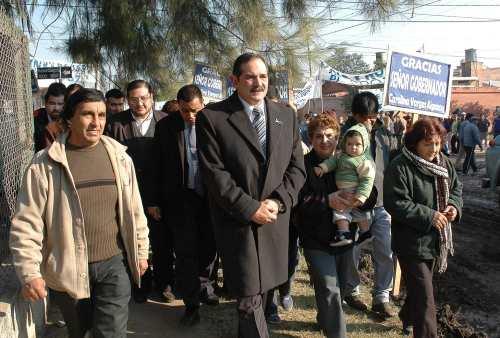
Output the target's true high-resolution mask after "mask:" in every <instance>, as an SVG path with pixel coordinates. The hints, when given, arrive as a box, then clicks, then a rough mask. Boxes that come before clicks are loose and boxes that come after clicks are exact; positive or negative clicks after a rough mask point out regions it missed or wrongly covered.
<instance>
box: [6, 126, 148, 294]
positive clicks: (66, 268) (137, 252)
mask: <svg viewBox="0 0 500 338" xmlns="http://www.w3.org/2000/svg"><path fill="white" fill-rule="evenodd" d="M67 136H68V135H67V134H63V135H61V136H60V137H59V138H58V139H57V140H56V141H55V142H54V143H53V144H52V145H51V146H50V147H49V148H46V149H44V150H42V151H40V152H38V153H37V154H36V155H35V156H34V158H33V160H32V162H31V164H30V166H29V167H28V168H27V170H26V173H25V175H24V178H23V182H22V187H21V189H20V190H19V195H18V200H17V210H16V213H15V215H14V218H13V219H12V227H11V231H10V249H11V253H12V257H13V263H14V266H15V268H16V272H17V275H18V277H19V279H20V281H21V283H23V284H24V283H27V282H29V281H30V280H32V279H34V278H37V277H42V278H44V279H45V282H46V283H47V285H48V287H50V288H52V289H54V290H57V291H62V292H67V293H68V294H69V295H70V296H71V297H73V298H75V299H82V298H88V297H90V286H89V281H88V276H89V273H88V257H87V252H86V247H87V245H86V238H85V230H84V224H83V213H82V208H81V205H80V200H79V197H78V193H77V191H76V188H75V183H74V181H73V177H72V175H71V173H70V170H69V167H68V162H67V159H66V153H65V144H66V139H67ZM101 140H102V142H103V144H104V146H105V148H106V150H107V151H108V154H109V157H110V160H111V164H112V167H113V172H114V174H115V176H116V184H117V188H118V209H117V213H118V224H119V227H120V235H121V237H122V240H123V244H124V248H125V252H126V257H127V261H128V264H129V268H130V270H131V272H132V277H133V279H134V280H135V282H136V283H137V284H139V283H140V274H139V260H140V259H147V258H148V250H149V239H148V228H147V220H146V216H145V215H144V210H143V207H142V201H141V197H140V194H139V189H138V186H137V180H136V176H135V169H134V165H133V163H132V160H131V158H130V157H129V156H128V155H127V154H126V152H125V149H126V148H125V147H124V146H122V145H121V144H119V143H118V142H116V141H114V140H113V139H111V138H109V137H106V136H102V137H101Z"/></svg>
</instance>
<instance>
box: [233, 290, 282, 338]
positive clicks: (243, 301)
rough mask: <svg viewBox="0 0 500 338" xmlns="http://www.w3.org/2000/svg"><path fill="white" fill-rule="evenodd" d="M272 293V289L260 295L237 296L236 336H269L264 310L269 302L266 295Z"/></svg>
mask: <svg viewBox="0 0 500 338" xmlns="http://www.w3.org/2000/svg"><path fill="white" fill-rule="evenodd" d="M273 295H274V290H270V291H268V292H264V293H263V294H260V295H255V296H248V297H241V298H238V300H237V306H238V338H268V337H269V331H268V330H267V323H266V317H265V315H264V310H265V308H266V306H269V305H268V304H269V303H270V302H271V301H270V300H268V297H273Z"/></svg>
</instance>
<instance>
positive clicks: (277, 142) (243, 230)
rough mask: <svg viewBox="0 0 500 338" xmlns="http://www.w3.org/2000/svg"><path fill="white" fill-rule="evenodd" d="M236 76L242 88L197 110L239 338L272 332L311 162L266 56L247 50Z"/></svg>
mask: <svg viewBox="0 0 500 338" xmlns="http://www.w3.org/2000/svg"><path fill="white" fill-rule="evenodd" d="M232 80H233V83H234V84H235V87H236V92H235V93H234V94H233V95H232V96H231V97H229V98H228V99H226V100H224V101H221V102H218V103H216V104H213V105H210V106H208V107H206V108H205V109H204V110H203V111H202V112H201V113H199V114H198V117H197V120H196V123H197V124H196V131H197V137H198V150H199V156H200V162H201V168H202V174H203V179H204V182H205V183H206V185H207V189H208V194H209V201H210V207H211V209H210V211H211V213H212V219H213V222H214V232H215V238H216V242H217V248H218V251H219V253H220V254H221V258H222V265H223V267H224V279H225V281H226V283H227V287H228V290H229V292H230V293H231V294H233V295H234V296H236V297H237V306H238V314H239V318H238V319H239V322H238V325H239V337H268V336H269V333H268V330H267V324H266V322H265V319H264V313H263V312H264V311H263V304H265V298H266V293H267V291H269V290H271V289H273V288H274V287H276V286H278V285H280V284H282V283H284V282H285V281H286V280H287V279H288V226H289V220H290V211H291V209H292V207H293V206H294V205H295V204H296V203H297V195H298V191H299V190H300V188H301V187H302V185H303V183H304V180H305V171H304V161H303V155H302V147H301V143H300V137H299V133H298V126H297V120H296V117H295V114H294V112H293V110H292V109H290V108H288V107H284V106H283V105H279V104H277V103H274V102H272V101H270V100H268V99H265V96H266V92H267V87H268V72H267V67H266V64H265V63H264V59H263V58H262V57H261V56H259V55H257V54H251V53H246V54H242V55H240V56H239V57H238V58H237V59H236V61H235V63H234V66H233V75H232Z"/></svg>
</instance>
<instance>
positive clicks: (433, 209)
mask: <svg viewBox="0 0 500 338" xmlns="http://www.w3.org/2000/svg"><path fill="white" fill-rule="evenodd" d="M445 136H446V130H445V129H444V128H443V127H442V125H441V124H440V123H439V121H437V120H433V119H429V118H423V119H421V120H419V121H417V122H416V123H415V124H414V125H413V126H412V127H411V129H410V130H409V131H408V132H407V133H406V135H405V139H404V147H403V149H402V153H401V154H400V155H399V156H397V157H396V158H395V159H394V160H393V161H392V162H391V163H390V164H389V166H388V167H387V169H386V172H385V176H384V206H385V208H386V210H387V211H388V212H389V213H390V214H391V216H392V249H393V251H394V253H395V254H397V257H398V260H399V262H400V264H401V270H402V274H403V278H404V280H405V282H406V289H407V297H406V301H405V304H404V305H403V308H402V309H401V312H400V313H399V317H400V318H401V320H402V322H403V330H404V331H406V332H407V333H408V331H409V328H410V327H411V326H413V337H416V338H424V337H425V338H429V337H437V322H436V307H435V304H434V295H433V286H432V273H433V270H434V269H436V270H437V271H438V272H440V273H442V272H444V271H445V270H446V262H447V256H448V253H450V254H453V239H452V230H451V222H453V221H455V220H458V219H459V218H460V214H461V209H462V184H461V183H460V182H459V181H458V178H457V174H456V171H455V168H454V166H453V165H452V164H451V161H450V160H449V159H448V158H447V157H446V156H444V155H443V154H442V153H441V146H442V144H443V141H444V138H445Z"/></svg>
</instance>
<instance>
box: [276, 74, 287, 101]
mask: <svg viewBox="0 0 500 338" xmlns="http://www.w3.org/2000/svg"><path fill="white" fill-rule="evenodd" d="M275 76H276V83H275V86H276V89H277V90H278V95H279V98H280V101H281V102H283V103H288V100H289V98H288V71H286V70H283V71H278V72H276V73H275Z"/></svg>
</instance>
